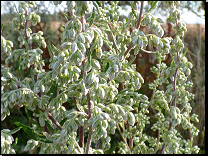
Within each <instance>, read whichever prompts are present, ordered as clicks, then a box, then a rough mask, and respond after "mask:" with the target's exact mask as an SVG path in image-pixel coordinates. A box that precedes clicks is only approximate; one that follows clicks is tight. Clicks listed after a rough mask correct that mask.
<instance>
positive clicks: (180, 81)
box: [1, 1, 199, 154]
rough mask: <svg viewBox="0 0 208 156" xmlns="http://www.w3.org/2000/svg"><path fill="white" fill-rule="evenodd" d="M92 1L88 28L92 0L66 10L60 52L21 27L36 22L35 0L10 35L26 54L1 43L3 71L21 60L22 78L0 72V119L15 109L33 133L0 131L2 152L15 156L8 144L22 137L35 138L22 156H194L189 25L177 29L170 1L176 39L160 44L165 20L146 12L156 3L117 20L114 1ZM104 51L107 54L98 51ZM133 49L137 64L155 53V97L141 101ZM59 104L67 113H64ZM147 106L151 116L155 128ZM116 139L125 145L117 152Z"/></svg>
mask: <svg viewBox="0 0 208 156" xmlns="http://www.w3.org/2000/svg"><path fill="white" fill-rule="evenodd" d="M61 2H62V1H54V4H55V5H59V4H60V3H61ZM90 3H92V4H93V11H92V13H91V16H90V17H89V19H87V20H89V21H90V23H89V24H88V23H86V19H85V13H86V12H89V2H87V1H77V2H75V1H68V2H67V9H68V11H69V12H70V13H71V14H72V16H71V19H68V22H67V23H66V25H65V26H64V32H63V33H62V36H61V37H62V38H61V42H62V43H61V46H60V48H57V47H56V45H53V44H52V45H50V44H47V43H46V41H45V39H44V37H43V32H42V31H39V32H37V33H33V31H32V30H31V28H29V27H28V26H27V22H29V21H31V23H32V25H33V26H35V25H36V24H37V23H39V22H40V21H41V19H40V16H39V15H38V14H36V10H37V5H36V2H34V1H29V2H21V3H20V6H19V8H18V12H17V15H16V17H15V18H14V19H13V24H12V28H13V29H14V30H15V29H17V30H19V34H20V36H19V37H18V41H20V45H21V46H22V48H21V49H15V50H12V47H13V43H12V42H11V41H9V40H6V39H5V38H4V37H3V36H1V51H3V52H4V53H5V54H6V55H7V58H6V59H5V63H6V64H8V63H9V62H14V61H18V74H17V73H15V72H12V70H11V69H10V67H6V66H3V65H1V80H2V81H1V120H2V121H4V120H5V118H6V117H7V116H9V115H10V109H12V108H13V107H14V106H15V105H18V106H19V107H24V108H25V113H26V115H27V118H28V120H29V121H30V122H31V125H25V124H23V123H21V122H15V125H16V126H17V128H16V129H13V130H11V131H10V130H8V129H3V130H2V131H1V134H2V137H1V142H2V143H1V152H2V153H15V150H14V149H13V148H12V146H15V144H16V142H15V144H14V145H13V144H12V142H13V141H14V139H13V137H12V136H11V135H12V134H14V133H16V132H17V133H18V131H19V130H20V129H23V130H24V132H25V134H28V135H29V136H30V138H31V139H30V140H28V142H27V145H26V146H25V147H24V151H29V150H33V149H35V148H38V149H39V153H40V154H44V153H54V154H57V153H58V154H60V153H66V154H71V153H74V154H75V153H86V154H89V153H94V154H102V153H122V154H125V153H133V154H136V153H158V152H159V153H175V154H176V153H198V152H199V148H198V146H196V145H193V141H192V140H193V138H194V137H195V136H197V135H198V132H199V130H198V129H197V128H196V127H195V126H194V124H193V123H194V122H198V115H196V114H194V113H192V107H191V105H190V103H189V102H190V101H191V100H193V99H194V94H192V93H190V92H189V91H188V88H190V87H192V86H193V83H192V82H190V81H188V76H189V75H190V74H191V68H192V67H193V65H192V63H191V62H189V61H188V59H187V58H186V52H187V49H184V43H183V41H182V38H183V36H184V33H185V32H186V25H185V23H183V22H181V21H180V16H181V11H180V10H178V9H177V8H176V6H175V4H174V2H166V3H167V5H168V7H170V10H171V11H170V12H169V17H168V21H169V22H172V23H173V24H174V27H173V28H174V29H176V36H175V37H174V38H172V37H163V36H164V30H163V28H162V27H161V25H160V24H161V23H163V21H162V19H160V18H155V17H154V15H152V14H151V10H152V9H156V8H155V7H156V3H152V4H151V7H150V10H149V11H148V12H146V13H143V1H142V2H141V7H140V12H139V13H138V12H137V11H135V9H134V8H135V6H136V5H137V3H135V2H131V3H130V4H131V7H132V12H131V13H130V14H129V16H128V18H126V19H125V20H123V21H119V22H118V19H119V14H118V9H119V7H118V2H115V1H112V2H111V4H110V5H106V6H105V2H104V1H102V2H99V1H96V2H95V1H94V2H90ZM139 4H140V3H139ZM28 8H31V10H32V11H30V12H29V9H28ZM105 11H107V12H109V13H110V14H111V17H110V16H107V15H106V12H105ZM137 14H138V15H137ZM65 17H66V19H67V18H68V17H67V15H65ZM106 23H108V24H106ZM92 24H94V26H93V25H92ZM145 25H148V27H149V29H153V30H154V31H155V34H144V32H143V31H142V30H140V27H141V26H145ZM130 28H133V31H132V32H131V31H129V29H130ZM34 43H35V44H36V45H37V47H36V48H34V46H33V45H34ZM104 45H105V46H107V47H108V48H109V50H104V48H103V46H104ZM147 46H149V47H150V50H146V47H147ZM40 47H42V48H46V47H47V48H48V50H49V52H50V56H51V58H50V60H49V61H50V64H49V68H50V69H51V70H50V71H45V70H44V69H43V67H44V65H45V63H44V61H43V59H42V53H43V51H42V50H41V49H40ZM131 51H133V53H134V55H135V56H136V55H138V54H139V53H151V54H154V55H155V56H156V57H157V60H158V63H157V64H156V66H153V67H152V68H151V72H152V73H154V74H155V75H156V79H155V80H154V81H153V82H152V83H150V84H149V90H152V97H151V99H149V97H148V96H146V95H145V94H142V93H140V88H141V86H142V84H143V83H144V79H143V77H142V76H141V74H140V73H139V72H137V71H136V67H135V64H132V63H133V61H134V60H131V61H129V62H128V61H127V58H128V57H129V55H130V52H131ZM167 54H170V55H171V59H172V62H171V64H170V66H167V65H166V64H165V63H164V62H162V61H164V60H165V59H166V55H167ZM134 59H135V58H134ZM28 68H29V69H30V75H29V76H28V77H24V78H21V77H20V73H21V72H22V71H23V70H26V69H28ZM160 86H164V87H163V88H162V89H161V87H160ZM64 103H68V104H69V105H73V107H72V108H71V109H66V108H65V107H64ZM149 107H151V108H152V109H154V110H155V111H156V112H157V114H156V115H155V117H156V119H157V121H156V122H154V123H151V120H150V116H149V115H148V114H149ZM29 112H32V117H31V113H29ZM34 118H35V119H36V120H34ZM150 124H151V125H152V126H151V130H152V131H157V132H158V137H157V138H154V137H152V136H151V135H148V134H147V133H146V131H145V128H146V127H147V126H148V125H150ZM178 127H182V128H183V129H184V130H189V132H190V138H189V139H185V138H184V137H183V136H182V135H181V134H180V132H179V131H178V130H177V129H178ZM116 131H118V132H119V134H120V137H121V140H118V142H117V143H115V144H114V145H113V144H112V143H111V140H112V137H113V136H115V134H116ZM85 136H86V137H85ZM86 138H87V139H86ZM19 139H21V138H19ZM11 144H12V145H11ZM116 148H118V150H116Z"/></svg>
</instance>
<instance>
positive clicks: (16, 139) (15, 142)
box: [11, 138, 18, 148]
mask: <svg viewBox="0 0 208 156" xmlns="http://www.w3.org/2000/svg"><path fill="white" fill-rule="evenodd" d="M17 141H18V138H15V141H14V143H13V144H12V145H11V147H12V148H13V147H14V146H15V145H16V144H17Z"/></svg>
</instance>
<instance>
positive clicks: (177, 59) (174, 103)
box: [159, 19, 180, 154]
mask: <svg viewBox="0 0 208 156" xmlns="http://www.w3.org/2000/svg"><path fill="white" fill-rule="evenodd" d="M177 26H178V22H177V19H176V27H177ZM176 53H177V58H176V66H177V65H178V64H179V61H180V56H179V52H178V51H176ZM177 73H178V67H177V68H176V71H175V74H174V82H173V87H174V91H175V90H176V79H177ZM173 106H174V107H176V96H175V97H174V99H173ZM171 127H172V122H170V124H169V128H168V131H170V130H171ZM165 146H166V143H165V142H164V143H163V146H162V149H161V150H160V153H159V154H162V153H163V151H164V150H165Z"/></svg>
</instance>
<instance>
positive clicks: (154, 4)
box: [147, 1, 158, 13]
mask: <svg viewBox="0 0 208 156" xmlns="http://www.w3.org/2000/svg"><path fill="white" fill-rule="evenodd" d="M157 2H158V1H155V2H153V3H152V5H151V8H150V9H149V11H148V12H147V13H149V12H150V11H151V10H152V9H154V7H155V6H156V4H157Z"/></svg>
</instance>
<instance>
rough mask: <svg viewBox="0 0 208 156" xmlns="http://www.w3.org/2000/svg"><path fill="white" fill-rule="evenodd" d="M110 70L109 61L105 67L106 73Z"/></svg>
mask: <svg viewBox="0 0 208 156" xmlns="http://www.w3.org/2000/svg"><path fill="white" fill-rule="evenodd" d="M108 68H109V61H108V62H107V65H106V66H105V70H104V72H106V71H107V70H108Z"/></svg>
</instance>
